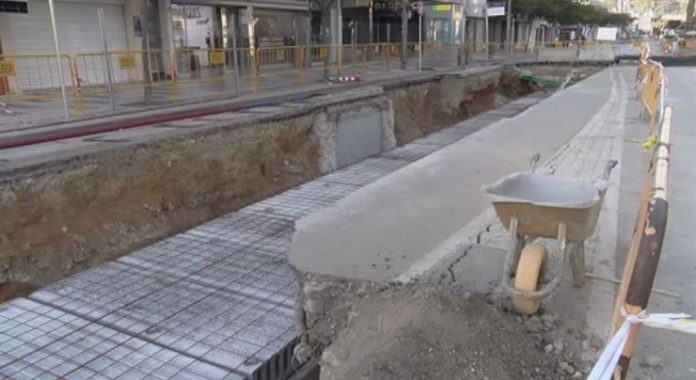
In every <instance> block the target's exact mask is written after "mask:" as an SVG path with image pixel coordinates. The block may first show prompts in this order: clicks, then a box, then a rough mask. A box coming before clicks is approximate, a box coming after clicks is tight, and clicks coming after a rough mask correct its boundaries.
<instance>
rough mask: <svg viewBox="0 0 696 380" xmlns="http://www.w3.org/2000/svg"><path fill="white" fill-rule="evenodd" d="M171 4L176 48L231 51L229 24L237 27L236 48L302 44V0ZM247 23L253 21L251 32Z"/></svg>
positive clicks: (304, 29) (304, 14)
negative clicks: (252, 36)
mask: <svg viewBox="0 0 696 380" xmlns="http://www.w3.org/2000/svg"><path fill="white" fill-rule="evenodd" d="M174 3H175V4H173V5H172V27H173V29H174V44H175V46H176V47H177V48H188V49H197V48H200V49H211V48H231V47H232V30H231V29H230V28H231V27H232V25H236V27H237V30H236V32H237V37H238V42H237V45H238V46H237V47H249V46H250V45H251V44H252V43H253V44H254V45H255V47H257V48H259V47H273V46H291V45H297V44H304V41H305V36H306V33H307V12H308V8H307V4H308V3H307V1H306V0H276V1H270V0H267V1H253V2H252V1H225V0H222V1H214V0H212V1H199V2H196V3H195V4H191V3H187V2H182V1H175V2H174ZM233 19H234V21H236V22H234V23H233ZM250 20H255V24H254V27H253V30H252V29H251V28H250V25H249V22H250ZM251 33H253V34H254V38H253V41H251V40H250V34H251Z"/></svg>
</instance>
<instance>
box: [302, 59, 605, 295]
mask: <svg viewBox="0 0 696 380" xmlns="http://www.w3.org/2000/svg"><path fill="white" fill-rule="evenodd" d="M611 86H612V75H611V74H610V71H604V72H601V73H599V74H597V75H595V76H593V77H591V78H589V79H588V80H586V81H584V82H581V83H579V84H577V85H576V86H573V87H571V88H569V89H567V90H566V91H563V92H560V93H558V94H555V95H554V96H552V97H550V98H548V99H546V100H545V101H544V102H543V103H541V104H539V105H537V106H535V107H532V108H530V109H528V110H526V111H525V112H523V113H522V114H520V115H518V116H517V117H515V118H512V119H503V120H501V121H499V122H497V123H495V124H493V125H491V126H489V127H487V128H485V129H483V130H481V131H479V132H477V133H476V134H475V135H473V136H471V137H470V138H467V139H463V140H460V141H458V142H456V143H454V144H452V145H449V146H448V147H446V148H444V149H442V150H440V151H437V152H435V153H433V154H432V155H430V156H428V157H426V158H425V159H423V160H420V161H418V162H416V163H415V164H413V165H410V166H408V167H407V168H405V169H404V170H400V171H398V172H396V173H394V174H392V175H390V176H387V177H385V178H383V179H381V180H379V181H377V182H375V183H373V184H371V185H369V186H366V187H365V188H363V189H361V190H360V191H357V192H355V193H353V194H351V195H350V196H348V197H346V198H345V199H343V200H341V201H340V202H338V203H336V204H334V205H333V206H331V207H329V208H326V209H324V210H322V211H321V212H318V213H315V214H312V215H310V216H309V217H307V218H305V219H302V220H300V221H299V222H298V223H297V224H296V227H295V235H294V237H293V242H292V244H291V248H290V252H289V260H290V263H291V265H293V266H294V267H295V268H296V269H297V270H299V271H300V272H303V273H307V274H318V275H330V276H337V277H341V278H347V279H354V280H367V281H375V282H384V281H389V280H392V279H394V278H396V277H398V276H399V275H401V274H402V273H404V272H407V271H409V269H410V268H411V267H412V266H414V265H416V264H418V263H419V261H420V260H422V259H423V258H424V255H425V253H427V252H431V251H433V250H434V249H435V247H436V246H438V245H439V244H440V243H441V242H442V241H444V240H445V239H447V238H448V237H449V236H450V235H452V234H453V233H454V232H456V231H457V230H459V229H460V228H461V227H462V226H464V225H466V224H467V223H468V222H469V221H471V220H472V219H474V218H475V217H476V216H477V215H479V214H480V213H481V212H482V211H484V210H485V209H486V208H487V207H488V205H489V203H488V201H487V200H486V199H485V198H484V197H483V196H482V195H481V193H480V186H481V185H483V184H487V183H491V182H494V181H495V180H497V179H498V178H500V177H503V176H505V175H508V174H510V173H512V172H515V171H520V170H526V168H527V163H528V161H529V159H530V157H531V156H532V155H533V154H534V153H541V155H542V157H548V156H550V155H551V154H552V153H553V152H555V151H556V150H558V149H559V148H560V147H561V146H563V144H565V143H566V142H567V141H568V140H569V139H570V138H571V137H572V136H573V135H574V134H575V133H577V132H578V131H579V130H580V129H581V128H582V127H583V126H584V125H585V124H586V123H587V121H588V120H589V119H590V118H591V117H592V115H593V114H594V113H595V112H597V110H599V109H600V108H601V107H602V106H603V105H604V104H605V103H606V102H607V101H608V97H609V94H610V88H611ZM465 123H466V122H465Z"/></svg>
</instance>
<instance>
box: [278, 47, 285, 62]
mask: <svg viewBox="0 0 696 380" xmlns="http://www.w3.org/2000/svg"><path fill="white" fill-rule="evenodd" d="M284 60H285V50H281V49H278V50H277V51H276V61H284Z"/></svg>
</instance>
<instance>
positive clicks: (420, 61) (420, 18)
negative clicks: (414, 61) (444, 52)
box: [418, 12, 423, 71]
mask: <svg viewBox="0 0 696 380" xmlns="http://www.w3.org/2000/svg"><path fill="white" fill-rule="evenodd" d="M422 70H423V15H422V12H418V71H422Z"/></svg>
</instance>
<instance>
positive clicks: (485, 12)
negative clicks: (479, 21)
mask: <svg viewBox="0 0 696 380" xmlns="http://www.w3.org/2000/svg"><path fill="white" fill-rule="evenodd" d="M483 12H484V14H485V15H486V19H485V21H484V24H483V38H484V40H485V41H483V42H484V48H485V50H486V61H488V59H489V58H488V43H489V42H488V41H489V40H488V5H486V8H485V9H484V11H483Z"/></svg>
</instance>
